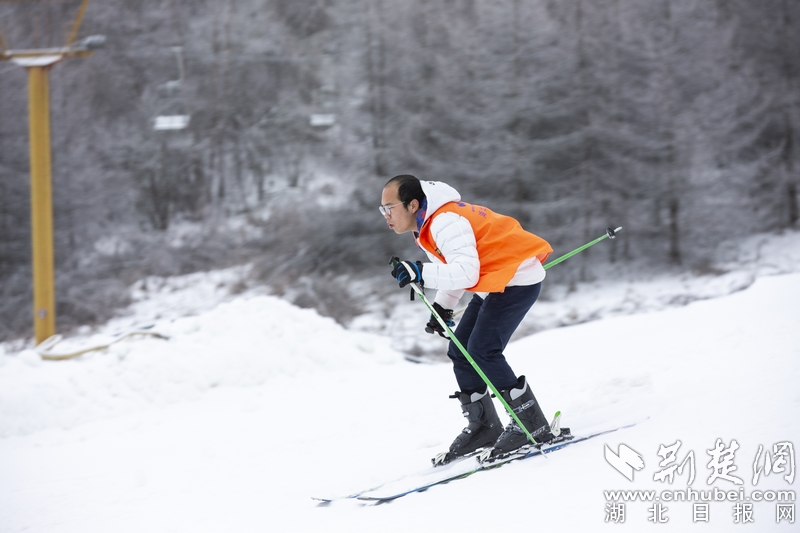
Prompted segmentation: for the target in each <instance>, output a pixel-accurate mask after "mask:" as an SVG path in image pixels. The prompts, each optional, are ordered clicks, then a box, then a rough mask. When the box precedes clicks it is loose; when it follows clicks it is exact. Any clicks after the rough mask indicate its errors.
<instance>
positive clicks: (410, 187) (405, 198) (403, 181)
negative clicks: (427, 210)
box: [383, 174, 425, 207]
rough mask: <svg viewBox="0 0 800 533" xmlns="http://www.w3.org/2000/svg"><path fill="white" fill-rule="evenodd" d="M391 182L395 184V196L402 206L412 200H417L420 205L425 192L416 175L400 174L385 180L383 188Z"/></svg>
mask: <svg viewBox="0 0 800 533" xmlns="http://www.w3.org/2000/svg"><path fill="white" fill-rule="evenodd" d="M393 183H396V184H397V196H398V197H399V198H400V201H401V202H403V205H404V206H406V207H408V204H410V203H411V201H412V200H417V201H418V202H419V203H420V205H422V201H423V200H425V192H423V190H422V185H420V183H419V180H418V179H417V178H416V176H412V175H411V174H400V175H399V176H395V177H393V178H392V179H390V180H389V181H387V182H386V185H384V186H383V188H384V189H385V188H386V187H388V186H389V185H391V184H393Z"/></svg>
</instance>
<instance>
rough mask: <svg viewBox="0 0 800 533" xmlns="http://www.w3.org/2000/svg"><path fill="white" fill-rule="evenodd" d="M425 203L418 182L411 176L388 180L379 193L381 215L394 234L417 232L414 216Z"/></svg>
mask: <svg viewBox="0 0 800 533" xmlns="http://www.w3.org/2000/svg"><path fill="white" fill-rule="evenodd" d="M424 201H425V193H424V192H423V191H422V186H421V185H420V183H419V180H418V179H417V178H416V177H414V176H412V175H411V174H401V175H399V176H395V177H393V178H392V179H390V180H389V181H388V182H387V183H386V185H384V187H383V193H381V213H382V214H383V216H384V217H385V218H386V223H387V224H388V225H389V228H391V229H393V230H394V232H395V233H407V232H409V231H416V230H417V220H416V214H417V212H418V211H419V209H420V207H421V206H422V205H423V203H424Z"/></svg>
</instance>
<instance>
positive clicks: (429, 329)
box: [425, 303, 456, 339]
mask: <svg viewBox="0 0 800 533" xmlns="http://www.w3.org/2000/svg"><path fill="white" fill-rule="evenodd" d="M433 310H434V311H436V312H437V313H438V314H439V316H440V317H442V320H444V323H445V324H447V327H449V328H451V329H452V328H453V327H454V326H455V325H456V323H455V322H453V310H452V309H445V308H444V307H442V306H441V305H439V304H438V303H434V304H433ZM425 332H426V333H430V334H433V332H436V333H438V334H439V336H440V337H444V338H445V339H448V338H449V337H448V336H447V335H445V332H444V328H443V327H442V325H441V324H439V321H438V320H436V317H435V316H433V313H431V319H430V320H429V321H428V323H427V324H425Z"/></svg>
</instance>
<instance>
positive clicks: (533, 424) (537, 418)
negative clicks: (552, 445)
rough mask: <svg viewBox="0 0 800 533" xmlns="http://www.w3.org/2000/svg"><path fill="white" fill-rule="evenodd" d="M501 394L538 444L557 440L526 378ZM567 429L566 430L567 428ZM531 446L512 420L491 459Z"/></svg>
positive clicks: (496, 445) (521, 378)
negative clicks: (527, 445) (526, 445)
mask: <svg viewBox="0 0 800 533" xmlns="http://www.w3.org/2000/svg"><path fill="white" fill-rule="evenodd" d="M500 394H501V395H502V396H503V399H504V400H505V401H506V402H507V403H508V405H509V406H511V408H512V409H513V410H514V413H516V415H517V417H519V419H520V421H521V422H522V423H523V424H525V428H526V429H527V430H528V431H529V432H530V434H531V435H532V436H533V438H534V439H536V442H537V444H539V445H541V444H547V443H548V442H550V441H551V440H553V439H554V438H555V436H554V435H553V434H552V433H551V432H550V424H548V423H547V419H546V418H545V417H544V414H543V413H542V408H541V407H540V406H539V403H538V402H537V401H536V397H534V395H533V391H531V388H530V387H529V386H528V382H527V380H526V379H525V376H520V377H519V379H518V380H517V385H516V387H514V388H513V389H509V390H501V391H500ZM565 429H566V428H565ZM525 444H530V440H528V436H527V435H525V432H524V431H522V429H521V428H520V427H519V426H518V425H517V423H516V422H515V421H514V420H512V421H511V423H510V424H509V425H507V426H506V428H505V430H503V433H502V434H501V435H500V437H499V438H498V439H497V442H495V444H494V448H493V449H492V452H491V457H493V458H495V457H501V456H503V455H507V454H509V453H511V452H513V451H514V450H516V449H518V448H520V447H521V446H524V445H525Z"/></svg>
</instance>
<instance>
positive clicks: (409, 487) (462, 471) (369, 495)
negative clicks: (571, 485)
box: [312, 422, 638, 504]
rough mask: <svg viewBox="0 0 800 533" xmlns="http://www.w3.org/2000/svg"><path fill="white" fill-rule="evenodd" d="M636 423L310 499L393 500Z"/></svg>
mask: <svg viewBox="0 0 800 533" xmlns="http://www.w3.org/2000/svg"><path fill="white" fill-rule="evenodd" d="M636 424H638V422H633V423H630V424H626V425H623V426H616V427H613V428H609V429H603V430H599V431H596V432H593V433H589V434H587V435H582V436H573V437H572V438H571V439H569V440H562V441H560V442H557V443H554V444H549V445H548V444H545V445H543V446H542V447H541V448H538V447H535V446H531V445H528V446H524V447H523V448H521V449H520V450H518V451H517V452H515V453H513V454H510V455H508V456H506V457H503V458H501V459H498V460H496V461H493V462H483V463H482V462H480V461H479V455H480V453H481V451H477V452H473V453H472V454H469V455H467V456H464V457H460V458H458V459H456V460H454V461H451V462H449V463H447V464H445V465H442V466H435V467H430V468H426V469H425V470H422V471H420V472H417V473H416V474H412V475H409V476H404V477H401V478H398V479H395V480H392V481H389V482H386V483H382V484H380V485H378V486H375V487H371V488H369V489H365V490H362V491H358V492H354V493H352V494H348V495H345V496H335V497H316V496H314V497H312V499H313V500H315V501H317V502H320V503H322V504H329V503H331V502H334V501H337V500H361V501H367V502H385V501H391V500H396V499H397V498H402V497H403V496H407V495H409V494H413V493H415V492H423V491H426V490H428V489H430V488H431V487H435V486H437V485H444V484H445V483H450V482H453V481H457V480H459V479H464V478H467V477H469V476H471V475H473V474H477V473H478V472H485V471H487V470H494V469H496V468H500V467H502V466H505V465H507V464H509V463H511V462H514V461H521V460H524V459H530V458H531V457H538V456H542V455H545V454H550V453H553V452H555V451H558V450H562V449H564V448H566V447H567V446H571V445H573V444H577V443H579V442H583V441H586V440H589V439H593V438H595V437H599V436H601V435H607V434H609V433H613V432H615V431H619V430H621V429H627V428H630V427H633V426H635V425H636Z"/></svg>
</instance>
